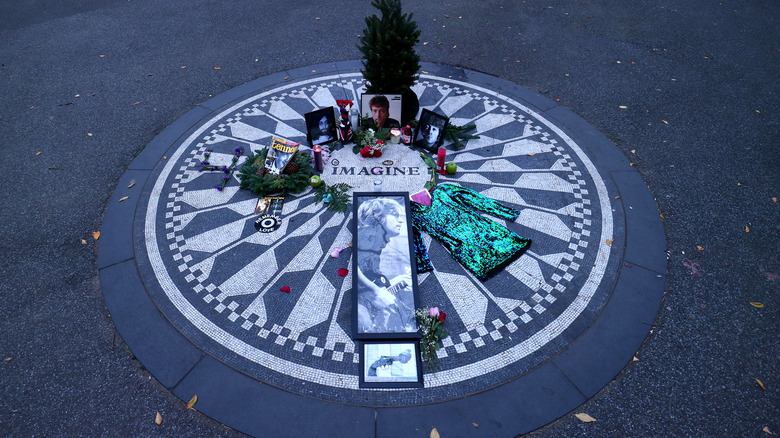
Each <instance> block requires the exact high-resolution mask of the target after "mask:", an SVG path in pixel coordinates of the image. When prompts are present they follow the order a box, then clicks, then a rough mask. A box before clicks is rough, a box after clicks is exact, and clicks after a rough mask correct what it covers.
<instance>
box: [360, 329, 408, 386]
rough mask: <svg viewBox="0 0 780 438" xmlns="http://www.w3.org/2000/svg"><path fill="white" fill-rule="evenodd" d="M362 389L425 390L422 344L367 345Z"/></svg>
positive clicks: (362, 346)
mask: <svg viewBox="0 0 780 438" xmlns="http://www.w3.org/2000/svg"><path fill="white" fill-rule="evenodd" d="M359 345H360V346H359V348H360V383H359V386H360V387H361V388H422V387H423V379H422V366H421V361H420V343H419V342H417V341H414V340H396V341H363V342H360V343H359Z"/></svg>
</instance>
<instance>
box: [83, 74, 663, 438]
mask: <svg viewBox="0 0 780 438" xmlns="http://www.w3.org/2000/svg"><path fill="white" fill-rule="evenodd" d="M360 67H361V65H360V63H359V62H355V61H347V62H335V63H328V64H321V65H314V66H310V67H305V68H300V69H296V70H292V71H286V72H282V73H278V74H274V75H271V76H267V77H263V78H259V79H257V80H254V81H251V82H249V83H246V84H244V85H241V86H239V87H236V88H234V89H232V90H230V91H228V92H225V93H223V94H220V95H218V96H216V97H214V98H212V99H210V100H209V101H207V102H204V103H202V104H201V105H199V106H198V107H196V108H194V109H193V110H191V111H190V112H188V113H187V114H186V115H184V116H183V117H181V118H180V119H178V120H176V122H174V123H173V124H172V125H171V126H169V127H168V128H166V129H165V130H164V131H163V132H162V133H160V134H159V135H158V136H157V137H156V138H155V139H154V140H153V141H152V142H151V143H149V145H147V147H146V148H145V149H144V150H143V151H142V152H141V153H140V154H139V155H138V156H137V157H136V159H135V160H134V161H133V162H132V163H131V165H130V167H129V168H128V169H127V171H126V172H125V174H124V175H123V177H122V178H121V180H120V182H119V185H118V186H117V189H116V191H115V192H114V194H113V196H112V198H111V200H110V201H109V205H108V208H107V209H106V212H105V217H104V220H103V225H102V227H101V231H102V237H101V239H100V241H99V250H98V269H99V272H100V281H101V286H102V289H103V294H104V296H105V300H106V305H107V306H108V309H109V311H110V312H111V316H112V318H113V320H114V323H115V324H116V327H117V330H118V331H119V333H120V334H121V335H122V337H123V338H124V340H125V342H126V344H127V345H128V347H129V348H130V350H131V351H132V352H133V353H134V354H135V356H136V357H137V358H138V359H139V360H140V361H141V363H143V365H144V366H145V367H146V368H147V369H148V370H149V372H150V373H151V374H152V375H154V376H155V378H157V379H158V380H159V381H160V383H162V384H163V385H164V386H165V387H166V388H168V389H169V390H170V391H172V392H173V393H174V394H176V396H178V397H179V398H181V399H182V400H183V401H185V402H187V401H189V400H191V398H192V397H193V396H194V395H197V396H198V402H197V405H196V409H197V410H198V411H200V412H202V413H204V414H206V415H208V416H209V417H211V418H213V419H215V420H217V421H219V422H221V423H223V424H225V425H227V426H230V427H231V428H234V429H237V430H239V431H242V432H245V433H247V434H250V435H258V436H259V435H263V436H266V435H271V436H280V435H288V434H290V433H292V431H294V433H296V434H297V435H302V436H309V435H314V434H324V435H326V436H328V435H331V433H328V432H332V434H335V433H339V435H341V436H346V435H348V436H357V437H365V436H390V435H392V434H399V433H400V434H408V433H410V432H413V431H421V430H422V431H428V430H430V428H431V427H432V425H431V424H429V421H430V420H429V418H436V419H437V420H436V427H437V429H438V430H439V432H440V433H441V434H442V435H443V436H456V435H457V431H458V430H462V429H458V428H460V427H463V425H470V424H471V423H477V424H479V427H480V431H481V432H482V433H488V434H490V435H495V436H515V435H519V434H523V433H527V432H530V431H533V430H535V429H537V428H539V427H541V426H544V425H545V424H547V423H549V422H551V421H553V420H555V419H557V418H560V417H561V416H563V415H565V414H566V413H568V412H569V411H571V410H572V409H574V408H576V407H577V406H579V405H580V404H582V403H584V402H585V401H586V400H587V399H588V398H590V397H592V396H593V395H595V394H596V393H597V392H598V391H600V390H601V389H602V388H604V387H605V386H606V385H607V384H608V383H609V382H610V381H611V380H612V379H613V378H614V377H615V376H616V375H617V374H618V373H619V372H620V371H621V370H622V369H623V368H624V367H625V366H626V365H627V364H629V363H630V362H631V360H632V358H633V356H634V355H635V354H636V351H637V350H638V349H639V348H640V346H641V344H642V342H643V341H644V339H645V337H646V336H647V334H648V333H649V332H650V329H651V328H652V324H653V322H654V320H655V317H656V314H657V312H658V309H659V306H660V303H661V300H662V298H663V292H664V285H665V281H666V269H667V267H666V263H667V262H666V239H665V234H664V229H663V225H662V222H661V218H660V215H659V213H658V209H657V206H656V203H655V200H654V199H653V197H652V195H651V193H650V191H649V190H648V188H647V186H646V185H645V183H644V182H643V180H642V178H641V177H640V175H639V173H638V172H637V171H636V170H635V169H634V168H633V167H631V166H630V163H629V160H628V159H627V158H626V157H625V156H624V155H623V154H622V153H621V152H620V151H619V150H618V149H617V148H616V147H615V145H614V144H612V142H611V141H609V140H608V139H607V138H606V137H604V135H602V134H601V133H600V132H599V131H598V130H597V129H596V128H594V127H593V126H591V125H589V124H588V123H587V122H585V121H584V120H582V119H581V118H580V117H578V116H576V115H575V114H573V113H572V112H571V111H569V110H567V109H566V108H563V107H561V106H560V105H559V104H557V103H555V102H553V101H551V100H549V99H547V98H545V97H543V96H540V95H538V94H536V93H534V92H531V91H530V90H528V89H526V88H523V87H520V86H518V85H515V84H512V83H509V82H507V81H504V80H501V79H498V78H495V77H492V76H489V75H485V74H482V73H478V72H474V71H469V70H465V69H460V68H453V67H448V66H442V65H435V64H427V63H424V64H423V65H422V69H421V72H420V77H419V80H418V81H417V83H416V84H415V86H414V87H413V88H412V90H413V91H414V92H415V94H416V95H417V97H418V99H419V105H420V109H421V111H422V110H423V109H428V110H430V111H433V112H436V113H438V114H441V115H444V116H446V117H447V118H449V121H450V123H452V124H453V125H457V126H466V125H471V124H473V125H474V127H475V128H474V130H473V131H472V132H473V133H474V134H476V135H478V136H479V138H476V139H470V140H466V141H463V144H461V145H454V144H452V143H448V142H446V141H445V143H444V145H443V147H444V148H445V149H447V156H446V159H447V161H450V162H454V163H456V164H457V171H456V172H455V173H454V174H452V175H441V176H437V180H438V183H439V184H441V183H451V184H455V185H459V186H462V187H465V188H467V189H470V190H471V191H472V193H475V195H474V196H475V197H477V198H478V199H487V198H490V199H493V200H495V201H498V202H499V203H500V204H503V205H505V206H507V207H511V208H512V209H515V210H517V211H518V212H519V215H518V216H517V217H516V218H515V219H513V220H511V219H507V218H499V217H494V216H491V215H489V214H487V213H486V214H485V215H484V217H485V218H488V219H490V220H491V221H493V222H495V223H497V224H499V225H500V227H504V228H507V229H509V230H511V231H513V232H515V233H517V234H519V235H520V236H523V237H527V238H530V239H531V241H532V244H531V247H530V248H529V249H528V251H526V253H524V254H523V256H521V257H519V258H517V259H514V260H512V261H511V263H508V264H506V265H505V266H502V268H501V269H500V270H499V271H498V272H496V273H495V274H494V275H492V276H490V277H488V278H487V279H484V280H480V279H479V278H477V277H475V276H474V275H473V274H472V273H471V272H470V271H469V270H468V269H466V268H465V267H464V266H462V265H461V264H459V263H458V262H457V260H456V259H454V258H453V257H452V255H451V254H450V253H449V252H448V251H447V250H446V249H445V246H444V245H443V244H442V243H441V242H440V241H439V240H437V238H436V237H435V236H430V235H428V234H425V233H423V240H424V241H425V244H426V247H427V249H428V253H429V255H430V258H431V261H432V263H433V266H434V270H433V271H430V272H426V273H423V274H419V275H418V276H417V282H418V286H419V287H418V292H419V294H418V296H419V300H420V302H421V304H422V306H424V307H434V306H435V307H439V308H440V309H441V310H443V311H445V312H446V313H447V320H446V322H445V329H446V331H447V333H448V336H447V337H446V338H444V339H443V340H442V342H441V348H440V349H439V350H438V351H437V354H436V364H435V366H433V367H431V368H425V369H424V374H423V385H422V387H408V388H407V387H399V388H396V387H381V388H363V387H361V386H360V385H359V381H360V372H361V370H360V363H361V361H360V357H361V354H362V352H361V344H360V343H357V342H356V341H354V340H353V339H352V336H351V330H352V325H351V324H352V308H351V306H352V298H351V297H352V290H351V289H352V272H349V270H350V268H351V266H352V264H351V259H352V257H353V253H352V250H351V248H349V243H350V242H352V239H353V236H352V231H351V230H352V223H353V220H354V218H353V217H352V212H351V210H350V209H348V210H347V211H346V212H337V211H333V210H330V209H328V208H327V206H326V205H324V204H322V203H321V202H318V201H317V200H316V199H315V195H316V192H315V191H314V190H313V189H311V188H307V189H306V190H304V191H302V192H301V193H292V194H289V195H287V196H286V197H285V199H284V203H283V205H282V206H281V208H280V211H275V212H274V215H275V216H274V218H275V223H274V227H272V228H270V229H268V230H265V231H270V232H258V230H257V229H256V228H255V224H254V222H255V221H256V220H257V217H258V216H257V215H256V214H255V213H256V211H255V207H256V204H257V200H258V198H257V195H256V194H254V193H252V192H250V191H248V190H241V189H239V184H240V181H239V179H238V177H237V175H236V172H231V170H230V168H231V166H239V167H240V165H241V164H243V163H244V161H245V160H246V157H247V156H248V155H251V153H252V152H255V151H258V150H260V149H262V148H264V147H267V146H268V145H270V143H271V141H272V139H273V138H274V137H278V138H282V139H284V140H288V141H294V142H300V143H301V146H300V151H301V152H304V153H308V152H309V150H310V145H309V144H308V142H307V141H306V122H305V118H304V115H305V114H306V113H310V112H312V111H315V110H318V109H321V108H327V107H331V106H335V105H336V100H339V99H347V100H351V101H353V102H360V96H361V94H363V93H364V92H365V85H364V82H363V78H362V75H361V74H360V71H359V70H360ZM421 151H422V150H420V149H417V148H415V147H408V146H405V145H403V144H390V145H388V146H387V147H385V149H384V151H383V155H382V157H381V158H363V157H361V156H360V155H359V154H354V153H353V151H352V146H351V145H347V146H346V147H340V145H339V144H338V143H334V144H331V145H330V147H329V151H328V154H327V155H326V157H325V163H324V168H323V170H322V173H321V178H322V181H323V182H325V183H326V184H329V185H332V184H336V183H345V184H348V185H349V186H351V190H350V192H352V191H354V192H369V191H371V190H372V189H373V187H374V184H375V183H378V182H381V186H382V188H383V190H384V191H388V192H410V193H413V192H416V191H419V190H420V189H421V188H422V186H423V185H424V184H425V182H426V181H427V180H428V179H429V178H430V174H429V170H428V167H427V165H426V164H425V163H424V162H423V160H422V159H421V157H420V153H421ZM422 152H425V151H422ZM206 160H208V161H209V163H210V165H216V166H219V167H218V170H216V171H215V170H210V169H212V168H207V169H206V170H205V171H204V169H203V162H204V161H206ZM304 165H305V164H304ZM222 182H224V184H221V183H222ZM215 186H219V188H215ZM459 190H460V189H459ZM120 200H121V202H120ZM475 202H476V201H475ZM491 202H492V201H491ZM464 208H465V207H464ZM487 223H491V222H487ZM491 224H492V223H491ZM493 225H494V224H492V225H491V227H493ZM480 232H482V231H480ZM485 232H487V231H485ZM337 248H342V249H341V251H340V253H339V252H338V251H336V255H338V257H336V256H334V250H336V249H337ZM345 269H346V270H345ZM345 272H346V274H345ZM372 348H373V347H372ZM377 348H380V347H377ZM372 351H374V350H372ZM408 363H409V365H406V363H405V364H404V365H401V364H397V365H393V367H396V366H398V367H405V366H415V364H414V361H410V362H408ZM394 370H395V371H398V370H401V368H396V369H392V368H391V369H389V370H387V371H385V370H383V372H387V373H389V374H388V376H394V375H396V374H392V373H394V372H395V371H394ZM404 372H405V371H404ZM399 375H400V374H399ZM464 422H465V423H464ZM448 432H449V434H448ZM426 433H427V432H426Z"/></svg>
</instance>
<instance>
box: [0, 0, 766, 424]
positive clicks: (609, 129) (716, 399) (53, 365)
mask: <svg viewBox="0 0 780 438" xmlns="http://www.w3.org/2000/svg"><path fill="white" fill-rule="evenodd" d="M404 7H405V10H406V11H409V12H413V13H414V17H415V19H416V20H417V22H418V25H419V27H420V29H421V30H422V35H421V42H420V44H419V45H418V47H417V52H418V53H419V54H420V56H421V58H422V60H423V61H425V62H430V63H436V64H444V65H449V66H455V67H464V68H468V69H470V70H476V71H481V72H485V73H487V74H489V75H493V76H497V77H499V78H501V79H504V80H507V81H511V82H514V83H516V84H519V85H521V86H524V87H527V88H528V89H530V90H535V91H537V92H538V93H540V94H541V95H543V96H546V97H548V98H550V99H553V100H555V101H557V102H558V103H559V104H560V105H562V106H564V107H566V108H569V109H570V110H572V111H573V112H575V113H576V114H578V115H579V116H581V117H582V118H584V119H585V120H587V121H588V122H589V123H590V124H592V125H593V126H595V127H596V128H597V129H599V130H600V131H601V132H602V133H603V134H604V135H606V136H607V137H608V138H610V139H611V140H612V141H613V142H614V143H615V144H616V146H617V147H618V148H619V149H620V150H621V151H622V152H623V153H624V154H625V155H626V157H628V158H629V159H630V161H631V162H632V163H633V164H634V167H635V168H636V169H637V170H638V171H639V173H640V174H641V175H642V177H643V178H644V180H645V182H646V183H647V185H648V187H649V189H650V191H651V192H652V193H653V195H654V196H655V198H656V201H657V203H658V210H659V211H660V213H661V214H662V216H663V221H664V226H665V231H666V236H667V247H668V253H669V259H668V276H667V284H666V295H665V300H664V303H663V304H662V307H661V311H660V314H659V316H658V319H657V320H656V321H655V322H654V324H653V325H649V326H648V332H649V337H648V338H647V340H646V342H645V344H644V345H643V347H642V348H641V349H640V350H639V351H638V352H637V354H636V358H637V359H638V360H637V361H635V362H631V363H628V364H627V366H626V368H625V370H624V371H623V372H622V373H621V374H620V375H618V376H617V378H616V379H615V380H614V381H613V382H612V383H611V384H610V385H608V386H607V387H606V388H604V389H603V390H602V391H601V392H600V393H599V394H597V395H596V396H595V397H593V398H592V399H591V400H589V401H588V402H586V403H585V404H584V405H582V406H580V407H579V408H577V409H576V410H575V411H573V412H571V413H570V414H568V415H566V416H564V417H563V418H561V419H560V420H558V421H555V422H553V423H552V424H550V425H548V426H546V427H544V428H542V429H540V430H538V431H536V432H534V433H532V435H533V436H549V437H557V436H574V435H582V436H594V437H595V436H598V437H603V436H607V437H610V436H614V437H622V436H648V437H666V436H718V437H719V436H728V437H731V436H769V435H768V434H767V432H764V431H762V429H763V428H767V429H766V430H768V431H771V432H773V433H775V434H777V433H780V417H779V416H778V412H780V378H778V376H780V373H778V370H780V325H779V324H778V322H777V321H778V316H779V313H780V312H778V308H780V299H778V293H780V287H779V286H780V239H778V237H779V236H780V232H779V231H780V211H779V210H778V209H779V208H780V204H778V202H777V197H780V178H779V177H778V175H780V152H778V140H777V138H778V135H779V134H780V129H778V121H779V120H780V117H778V115H777V114H778V101H779V100H778V96H777V93H778V82H779V80H780V74H779V72H778V65H780V46H778V41H780V38H779V37H780V31H778V29H780V5H779V4H778V3H777V2H772V1H723V2H718V1H713V2H695V4H693V2H682V1H670V2H649V1H638V2H622V1H614V0H613V1H588V2H553V1H534V0H528V1H525V2H521V1H517V2H499V1H492V0H485V1H483V0H477V1H470V2H467V1H451V2H426V3H419V4H416V3H413V2H406V3H405V4H404ZM373 12H374V9H373V8H372V7H371V6H370V5H369V4H368V2H361V3H360V4H357V2H327V3H322V2H313V1H301V2H296V3H293V4H290V3H287V2H279V1H271V2H265V3H257V2H250V1H233V2H218V3H217V2H206V1H194V2H186V3H185V2H174V1H170V0H160V1H139V0H135V1H118V0H117V1H80V2H73V3H68V4H62V3H50V2H40V1H27V2H17V3H11V2H4V3H3V4H2V5H0V77H2V81H0V135H2V139H3V146H4V147H3V151H4V152H5V154H4V157H5V159H4V160H2V161H0V175H2V182H3V191H2V195H1V196H0V212H2V213H0V214H1V215H2V220H0V224H1V225H0V227H1V228H0V230H1V231H2V238H0V242H2V243H1V245H2V246H1V247H0V248H1V249H0V251H1V252H0V253H2V257H1V258H0V269H2V272H3V277H4V278H5V280H4V281H3V282H2V284H1V285H0V297H2V301H0V358H2V359H3V360H2V362H0V433H2V434H3V435H6V436H55V435H56V436H119V435H122V436H241V435H240V434H239V433H238V432H235V431H233V430H231V429H229V428H227V427H225V426H223V425H221V424H219V423H217V422H215V421H213V420H211V419H209V418H208V417H205V416H204V415H201V414H199V413H198V412H197V410H188V409H187V408H186V405H185V403H183V402H182V401H181V400H179V399H178V398H177V397H176V396H174V395H172V394H171V393H169V392H168V391H167V390H166V389H165V388H164V387H162V385H160V384H159V383H158V382H157V381H156V380H155V379H154V378H152V377H151V375H150V374H149V373H148V372H146V370H145V369H144V368H143V366H142V365H141V364H140V363H139V362H138V361H137V360H135V359H134V357H133V354H132V352H131V351H129V349H127V348H126V346H125V345H124V343H123V340H122V338H121V336H119V334H118V333H117V331H116V329H115V328H114V325H113V322H112V320H111V316H110V315H109V312H108V311H107V309H106V306H105V302H104V300H103V294H102V291H101V288H100V282H99V279H98V275H97V267H96V260H97V253H96V248H97V244H96V240H95V234H94V233H95V232H98V231H99V230H100V228H101V223H102V215H103V212H104V211H105V209H106V206H107V202H108V199H109V197H110V196H111V194H112V193H113V192H114V189H115V188H116V185H117V182H118V180H119V178H120V176H121V175H123V174H124V172H125V170H126V168H127V166H128V165H129V164H130V162H131V161H132V159H133V157H135V156H136V155H137V154H138V153H139V152H140V151H141V150H142V149H143V148H144V147H145V146H146V145H147V144H148V143H149V142H150V141H151V140H152V139H153V138H154V137H155V135H156V134H158V133H160V132H161V131H162V130H163V129H165V128H166V127H167V126H169V125H170V124H171V123H173V122H174V121H175V120H176V119H178V118H179V117H180V116H182V115H183V114H185V113H186V112H187V111H189V110H190V109H192V108H193V107H195V106H197V105H198V104H200V103H202V102H204V101H206V100H208V99H209V98H210V97H212V96H214V95H217V94H219V93H222V92H224V91H227V90H230V89H232V88H234V87H236V86H238V85H241V84H243V83H246V82H248V81H251V80H253V79H256V78H258V77H262V76H266V75H270V74H273V73H277V72H282V71H285V70H291V69H295V68H299V67H303V66H308V65H313V64H318V63H324V62H330V61H346V60H355V59H359V58H360V53H359V51H358V49H357V48H356V46H355V44H356V43H357V36H358V34H360V33H361V30H362V28H363V26H364V22H363V17H365V16H367V15H369V14H371V13H373ZM751 303H754V304H755V305H753V304H751ZM761 305H763V306H761ZM195 407H196V408H197V406H195ZM157 412H159V413H160V414H161V415H162V418H163V422H162V424H161V425H159V426H158V425H156V424H155V414H156V413H157ZM580 412H584V413H587V414H588V415H590V416H591V417H593V418H595V419H596V420H597V421H596V422H591V423H584V422H582V421H580V420H579V419H577V418H576V417H575V416H574V414H575V413H580ZM430 425H431V427H435V426H436V425H437V423H436V418H431V419H430ZM289 432H290V435H291V436H294V435H295V429H294V425H293V426H291V428H290V431H289ZM420 434H421V435H420V436H428V431H420ZM472 435H474V436H479V428H475V427H473V426H470V425H469V427H465V428H464V430H463V434H462V436H472Z"/></svg>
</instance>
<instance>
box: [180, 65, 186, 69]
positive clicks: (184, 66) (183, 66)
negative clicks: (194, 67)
mask: <svg viewBox="0 0 780 438" xmlns="http://www.w3.org/2000/svg"><path fill="white" fill-rule="evenodd" d="M179 68H187V66H186V65H182V66H181V67H179Z"/></svg>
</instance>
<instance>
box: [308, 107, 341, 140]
mask: <svg viewBox="0 0 780 438" xmlns="http://www.w3.org/2000/svg"><path fill="white" fill-rule="evenodd" d="M334 111H335V110H334V109H333V107H332V106H331V107H328V108H323V109H320V110H317V111H312V112H310V113H306V114H305V115H304V118H305V119H306V140H308V142H309V145H310V146H312V147H314V145H315V144H327V143H332V142H334V141H336V140H337V139H338V138H337V137H336V115H335V112H334Z"/></svg>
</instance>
